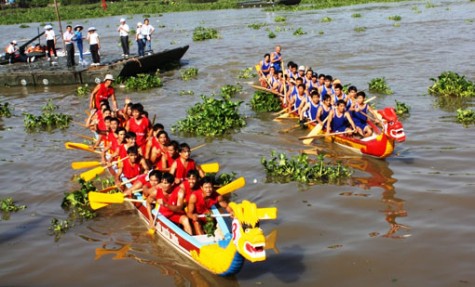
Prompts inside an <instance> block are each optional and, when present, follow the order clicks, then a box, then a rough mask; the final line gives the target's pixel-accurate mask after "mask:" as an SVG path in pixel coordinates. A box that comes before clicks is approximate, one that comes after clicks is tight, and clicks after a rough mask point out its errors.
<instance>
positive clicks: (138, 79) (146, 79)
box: [119, 74, 163, 91]
mask: <svg viewBox="0 0 475 287" xmlns="http://www.w3.org/2000/svg"><path fill="white" fill-rule="evenodd" d="M119 81H120V82H121V83H123V84H124V85H125V89H126V90H127V91H145V90H150V89H153V88H160V87H161V86H163V83H162V79H160V77H159V76H158V75H157V74H155V75H151V74H138V75H137V76H134V77H128V78H126V79H119Z"/></svg>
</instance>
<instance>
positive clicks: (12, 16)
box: [0, 0, 404, 25]
mask: <svg viewBox="0 0 475 287" xmlns="http://www.w3.org/2000/svg"><path fill="white" fill-rule="evenodd" d="M401 1H404V0H328V1H324V2H322V1H320V0H303V1H302V2H301V4H300V5H298V6H285V5H276V6H274V7H267V8H266V9H268V10H288V9H291V10H295V11H298V10H316V9H326V8H333V7H341V6H350V5H357V4H367V3H387V2H401ZM239 2H241V1H236V0H218V1H215V2H208V3H190V2H178V1H157V2H150V1H134V2H109V3H108V4H107V10H105V11H104V10H103V9H102V8H101V6H100V2H98V3H96V4H90V5H70V6H62V7H60V14H61V19H62V20H66V21H67V20H74V19H88V18H100V17H108V16H116V15H134V14H143V15H144V17H149V16H152V14H161V13H167V12H183V11H202V10H219V9H234V8H238V7H239V4H238V3H239ZM154 16H155V15H154ZM159 16H160V15H159ZM56 21H57V18H56V14H55V11H54V8H52V7H43V8H29V9H21V8H15V9H6V10H1V11H0V25H11V24H24V23H32V22H39V23H50V22H56Z"/></svg>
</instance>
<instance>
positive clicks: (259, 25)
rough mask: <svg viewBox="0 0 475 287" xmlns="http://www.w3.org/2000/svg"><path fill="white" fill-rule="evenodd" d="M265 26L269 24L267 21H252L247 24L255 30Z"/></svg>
mask: <svg viewBox="0 0 475 287" xmlns="http://www.w3.org/2000/svg"><path fill="white" fill-rule="evenodd" d="M265 26H267V24H266V23H252V24H249V25H247V27H249V28H251V29H254V30H259V29H260V28H262V27H265Z"/></svg>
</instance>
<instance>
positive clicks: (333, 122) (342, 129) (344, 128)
mask: <svg viewBox="0 0 475 287" xmlns="http://www.w3.org/2000/svg"><path fill="white" fill-rule="evenodd" d="M345 107H346V103H345V101H343V100H338V102H337V104H336V108H335V109H333V110H331V111H330V114H329V115H328V121H327V130H326V134H329V133H330V132H333V133H347V134H352V133H353V132H355V131H356V126H355V123H354V122H353V119H352V118H351V116H350V114H349V113H348V112H347V111H345ZM350 127H351V128H350Z"/></svg>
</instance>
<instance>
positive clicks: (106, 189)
mask: <svg viewBox="0 0 475 287" xmlns="http://www.w3.org/2000/svg"><path fill="white" fill-rule="evenodd" d="M137 177H138V176H136V177H134V178H132V179H129V180H127V181H124V182H122V183H121V184H119V185H117V184H116V185H112V186H109V187H106V188H104V189H101V190H98V191H96V192H102V193H105V192H109V191H111V190H114V189H116V188H119V187H121V186H123V185H126V184H127V183H131V182H132V181H134V180H136V179H137Z"/></svg>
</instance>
